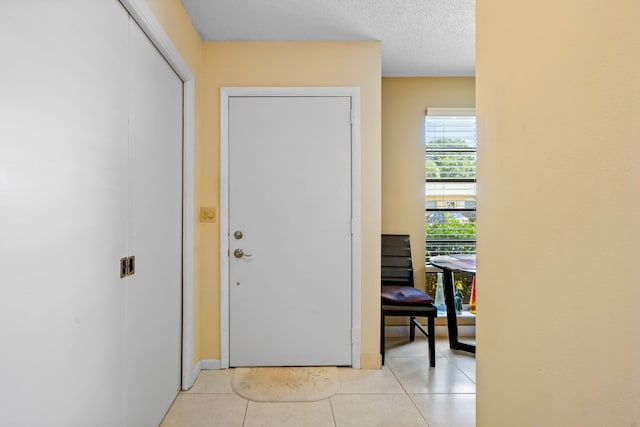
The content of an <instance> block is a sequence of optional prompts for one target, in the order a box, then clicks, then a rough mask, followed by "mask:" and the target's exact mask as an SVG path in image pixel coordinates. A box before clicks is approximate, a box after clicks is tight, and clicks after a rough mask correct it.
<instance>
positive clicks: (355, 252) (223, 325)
mask: <svg viewBox="0 0 640 427" xmlns="http://www.w3.org/2000/svg"><path fill="white" fill-rule="evenodd" d="M232 96H289V97H290V96H348V97H351V108H352V109H351V123H352V125H351V209H352V210H351V211H352V214H353V218H352V221H353V225H352V230H353V234H352V240H351V265H352V270H351V303H352V307H351V327H352V334H351V336H352V339H351V363H352V367H354V368H360V289H361V285H360V281H361V271H360V270H361V267H360V266H361V231H360V223H361V221H360V216H361V214H360V88H358V87H226V88H225V87H223V88H220V367H221V368H223V369H224V368H228V367H229V230H228V229H229V127H228V126H229V120H228V118H229V97H232Z"/></svg>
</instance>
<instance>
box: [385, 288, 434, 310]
mask: <svg viewBox="0 0 640 427" xmlns="http://www.w3.org/2000/svg"><path fill="white" fill-rule="evenodd" d="M381 295H382V302H383V303H384V304H405V305H420V304H433V298H432V297H431V295H429V294H426V293H424V292H423V291H421V290H420V289H416V288H414V287H413V286H399V285H383V286H382V287H381Z"/></svg>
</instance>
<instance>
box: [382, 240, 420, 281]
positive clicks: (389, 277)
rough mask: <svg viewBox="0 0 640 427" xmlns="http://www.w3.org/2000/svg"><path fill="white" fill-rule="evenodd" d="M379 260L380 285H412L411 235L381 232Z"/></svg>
mask: <svg viewBox="0 0 640 427" xmlns="http://www.w3.org/2000/svg"><path fill="white" fill-rule="evenodd" d="M381 261H382V275H381V284H382V285H404V286H413V285H414V284H413V262H412V259H411V237H410V236H409V235H408V234H383V235H382V260H381Z"/></svg>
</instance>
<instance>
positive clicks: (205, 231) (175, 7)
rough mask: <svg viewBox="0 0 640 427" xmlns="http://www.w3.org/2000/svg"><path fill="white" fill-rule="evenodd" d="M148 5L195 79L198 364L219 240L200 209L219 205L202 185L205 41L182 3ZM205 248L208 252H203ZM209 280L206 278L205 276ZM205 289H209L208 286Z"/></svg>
mask: <svg viewBox="0 0 640 427" xmlns="http://www.w3.org/2000/svg"><path fill="white" fill-rule="evenodd" d="M146 3H147V5H148V6H149V8H150V9H151V10H152V11H153V13H154V15H155V16H156V18H157V19H158V21H159V22H160V23H161V24H162V26H163V28H164V29H165V31H166V32H167V34H168V35H169V37H171V40H172V41H173V43H174V44H175V46H176V48H177V49H178V50H179V51H180V53H181V55H182V56H183V58H184V60H185V61H186V62H187V63H188V64H189V67H190V68H191V71H192V72H193V74H194V76H195V93H196V95H195V98H196V100H195V103H196V106H195V159H196V164H195V192H194V193H195V204H196V206H195V207H194V212H195V218H194V224H195V236H194V241H195V248H194V253H195V261H194V262H195V266H194V272H195V283H194V300H195V301H194V364H195V363H197V362H198V361H199V360H200V358H201V357H200V355H201V342H202V339H201V333H202V328H201V324H202V321H201V317H202V316H201V313H202V309H201V306H200V302H201V300H202V298H201V294H202V292H203V286H202V283H203V275H202V262H201V260H202V259H203V257H202V253H203V252H205V251H206V249H209V247H210V246H211V243H209V242H212V241H215V240H216V239H219V237H218V236H219V234H218V227H216V224H202V223H200V219H199V214H200V206H216V207H217V206H218V199H217V198H216V194H217V193H216V192H214V191H212V190H211V189H210V186H207V185H202V183H203V182H207V178H208V175H211V172H210V170H211V167H210V165H209V162H206V159H212V158H213V157H214V156H213V155H212V154H211V153H212V151H213V149H214V147H213V141H212V140H211V138H205V135H204V133H203V126H202V123H203V120H202V118H203V117H208V116H209V114H208V113H207V111H206V110H203V106H204V103H203V98H204V91H203V90H202V81H203V73H202V42H201V41H200V37H199V36H198V33H197V32H196V31H195V29H194V27H193V25H192V24H191V20H190V19H189V16H188V15H187V12H186V10H185V9H184V6H183V5H182V2H181V1H180V0H146ZM203 248H204V249H203ZM205 278H206V276H205ZM204 289H207V287H206V286H205V287H204Z"/></svg>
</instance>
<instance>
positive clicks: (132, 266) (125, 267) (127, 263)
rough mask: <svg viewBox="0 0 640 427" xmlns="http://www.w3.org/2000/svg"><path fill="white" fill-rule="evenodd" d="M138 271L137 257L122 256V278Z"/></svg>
mask: <svg viewBox="0 0 640 427" xmlns="http://www.w3.org/2000/svg"><path fill="white" fill-rule="evenodd" d="M135 273H136V257H135V256H130V257H124V258H120V278H121V279H122V278H123V277H127V276H131V275H132V274H135Z"/></svg>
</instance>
